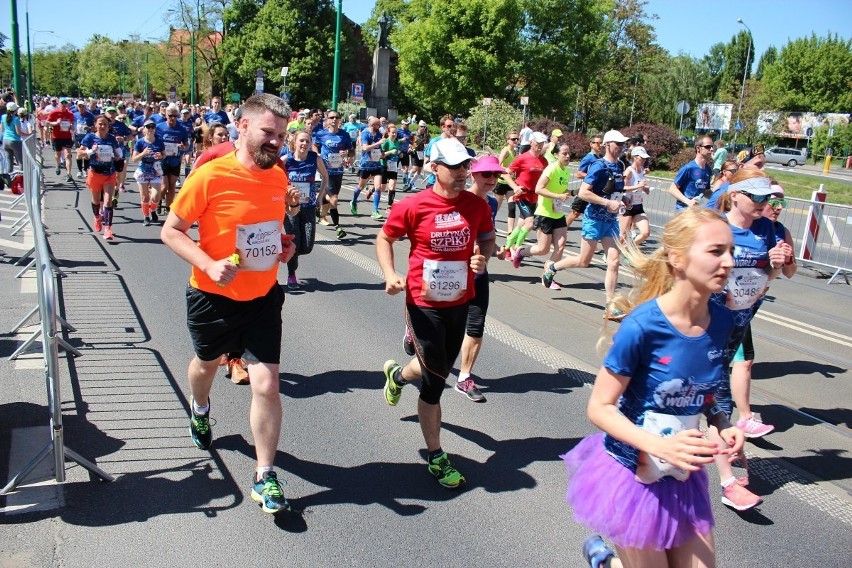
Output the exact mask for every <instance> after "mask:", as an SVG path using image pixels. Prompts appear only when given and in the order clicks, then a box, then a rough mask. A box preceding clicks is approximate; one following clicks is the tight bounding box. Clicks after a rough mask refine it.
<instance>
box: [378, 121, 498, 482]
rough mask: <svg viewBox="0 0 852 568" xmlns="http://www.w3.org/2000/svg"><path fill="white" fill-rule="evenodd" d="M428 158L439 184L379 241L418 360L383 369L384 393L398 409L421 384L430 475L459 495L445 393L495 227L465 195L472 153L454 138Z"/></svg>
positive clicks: (394, 214)
mask: <svg viewBox="0 0 852 568" xmlns="http://www.w3.org/2000/svg"><path fill="white" fill-rule="evenodd" d="M429 158H430V163H429V167H430V168H431V169H432V172H433V173H434V174H435V185H434V186H433V187H432V188H431V189H427V190H424V191H422V192H420V193H418V194H417V195H415V196H413V197H409V198H408V199H405V200H403V201H401V202H400V203H398V204H396V205H394V207H393V209H392V210H391V214H390V216H389V217H388V220H387V221H386V222H385V225H384V227H383V228H382V230H381V231H380V232H379V235H378V237H377V238H376V257H377V258H378V261H379V265H380V266H381V267H382V271H383V272H384V274H385V292H387V293H388V294H390V295H395V294H398V293H399V292H402V291H403V290H405V303H406V325H407V328H408V331H409V332H410V333H411V335H412V338H413V340H414V341H413V342H414V346H415V351H416V354H417V357H416V358H415V359H412V360H411V361H409V363H408V364H407V365H405V367H402V366H400V365H399V364H397V362H396V361H393V360H390V361H387V362H386V363H385V365H384V373H385V388H384V393H385V400H386V401H387V403H388V404H389V405H391V406H396V404H397V403H398V402H399V398H400V396H401V395H402V388H403V387H404V386H405V385H406V384H407V383H408V382H411V381H415V380H418V379H420V380H421V387H420V399H419V400H418V401H417V415H418V417H419V419H420V428H421V430H422V431H423V438H424V439H425V440H426V449H427V450H428V452H429V456H428V467H429V473H431V474H432V475H433V476H434V477H435V478H436V479H437V480H438V483H440V484H441V485H443V486H444V487H448V488H456V487H459V486H460V485H461V484H462V483H464V481H465V479H464V476H463V475H462V474H461V473H459V471H458V470H457V469H455V468H454V467H453V466H452V465H451V464H450V460H449V458H448V457H447V454H446V453H445V452H444V451H443V450H442V449H441V403H440V401H441V393H442V391H443V390H444V383H445V381H446V379H447V376H449V374H450V370H451V369H452V367H453V364H454V362H455V360H456V357H458V354H459V350H460V349H461V345H462V341H463V340H464V335H465V328H466V323H467V308H468V302H469V301H470V300H471V298H472V297H473V296H474V284H473V279H474V274H481V273H482V272H484V271H485V267H486V264H487V259H489V258H491V255H492V253H493V252H494V223H493V222H492V220H491V210H490V208H489V207H488V205H487V204H486V203H485V201H484V200H483V199H481V198H480V197H477V196H476V195H473V194H472V193H470V192H467V191H465V187H464V186H465V180H466V179H467V175H468V168H469V167H470V162H471V156H470V155H469V154H468V152H467V149H466V148H465V147H464V146H463V145H462V144H461V143H460V142H459V141H458V140H456V139H455V138H449V139H442V140H439V141H437V142H435V143H434V144H432V149H431V151H430V155H429ZM401 237H407V238H408V240H409V242H410V243H411V250H410V253H409V256H408V274H407V276H406V279H405V280H403V279H402V277H401V276H399V275H398V274H397V273H396V270H395V268H394V254H393V244H394V242H396V241H397V239H399V238H401Z"/></svg>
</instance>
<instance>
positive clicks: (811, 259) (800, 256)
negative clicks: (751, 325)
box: [568, 177, 852, 284]
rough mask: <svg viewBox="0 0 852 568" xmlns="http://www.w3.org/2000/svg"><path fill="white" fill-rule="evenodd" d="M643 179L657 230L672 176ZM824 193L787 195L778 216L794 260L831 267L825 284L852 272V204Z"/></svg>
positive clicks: (670, 208)
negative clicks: (801, 196)
mask: <svg viewBox="0 0 852 568" xmlns="http://www.w3.org/2000/svg"><path fill="white" fill-rule="evenodd" d="M645 179H647V180H648V187H649V189H650V193H649V194H647V195H645V198H644V200H643V206H644V208H645V213H646V214H647V215H648V220H649V221H650V222H651V227H653V228H654V229H656V230H660V229H662V228H663V226H664V225H665V224H666V223H667V222H668V221H669V220H670V219H671V218H672V217H673V216H674V213H675V208H674V202H675V200H674V197H672V196H671V195H670V194H669V193H668V191H667V190H668V188H669V187H670V186H671V184H672V180H670V179H666V178H659V177H647V178H645ZM568 187H569V189H571V190H579V189H580V180H578V179H576V178H573V179H572V180H571V183H570V184H569V186H568ZM821 188H822V185H820V189H821ZM825 197H826V194H825V193H824V192H821V191H815V192H814V195H813V197H812V198H811V199H810V200H807V199H797V198H795V197H788V198H787V207H785V208H784V209H783V210H782V212H781V215H780V217H779V218H778V220H779V221H781V223H783V224H784V226H785V227H786V228H787V229H788V230H789V231H790V235H791V236H792V237H793V245H794V246H793V249H794V250H795V251H796V259H797V260H798V261H800V262H802V263H805V264H813V265H816V266H821V267H824V268H827V269H830V270H833V271H834V274H833V275H832V277H831V278H830V279H829V280H828V283H829V284H832V283H833V282H834V281H835V280H836V279H837V278H838V277H843V278H844V280H845V281H846V283H847V284H848V283H849V278H848V274H849V273H850V272H852V206H849V205H841V204H837V203H825V201H824V200H825ZM806 245H807V246H806Z"/></svg>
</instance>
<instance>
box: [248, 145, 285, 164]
mask: <svg viewBox="0 0 852 568" xmlns="http://www.w3.org/2000/svg"><path fill="white" fill-rule="evenodd" d="M248 149H249V152H250V153H251V157H252V159H253V160H254V163H255V164H257V166H258V167H259V168H260V169H262V170H268V169H269V168H271V167H272V166H274V165H275V164H276V162H278V152H277V151H276V152H275V153H269V152H265V151H264V150H263V146H262V145H255V144H253V143H252V142H251V141H250V142H249V144H248Z"/></svg>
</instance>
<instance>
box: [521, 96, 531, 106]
mask: <svg viewBox="0 0 852 568" xmlns="http://www.w3.org/2000/svg"><path fill="white" fill-rule="evenodd" d="M521 104H522V105H523V106H529V104H530V98H529V97H521Z"/></svg>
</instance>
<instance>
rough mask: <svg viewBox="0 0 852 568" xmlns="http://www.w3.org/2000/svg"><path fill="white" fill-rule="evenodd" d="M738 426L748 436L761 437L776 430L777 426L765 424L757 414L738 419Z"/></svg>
mask: <svg viewBox="0 0 852 568" xmlns="http://www.w3.org/2000/svg"><path fill="white" fill-rule="evenodd" d="M737 428H739V429H740V430H742V431H743V433H744V434H745V437H746V438H760V437H762V436H766V435H767V434H769V433H770V432H772V431H773V430H775V426H771V425H769V424H764V423H763V421H762V420H761V419H760V416H758V415H757V414H752V415H751V416H749V417H748V418H743V419H742V420H737Z"/></svg>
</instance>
